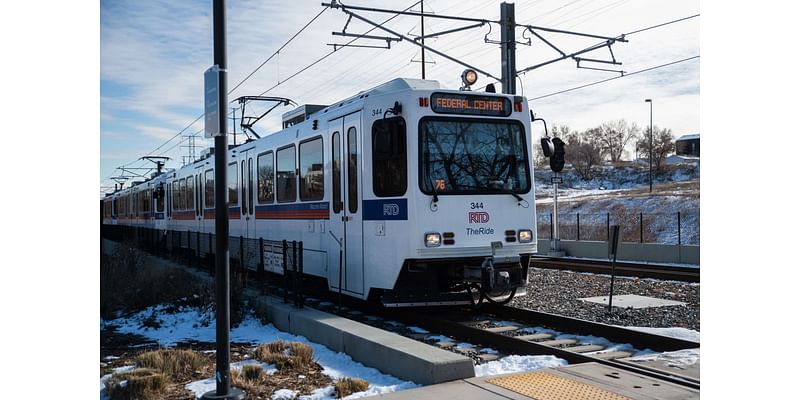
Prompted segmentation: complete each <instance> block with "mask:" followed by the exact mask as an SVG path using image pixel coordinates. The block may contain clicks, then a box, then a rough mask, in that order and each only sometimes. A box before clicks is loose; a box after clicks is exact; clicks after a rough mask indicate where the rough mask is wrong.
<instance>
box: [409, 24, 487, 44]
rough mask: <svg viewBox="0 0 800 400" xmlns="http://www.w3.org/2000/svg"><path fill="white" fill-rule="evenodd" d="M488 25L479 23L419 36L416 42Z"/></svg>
mask: <svg viewBox="0 0 800 400" xmlns="http://www.w3.org/2000/svg"><path fill="white" fill-rule="evenodd" d="M487 23H488V22H479V23H477V24H473V25H467V26H462V27H460V28H454V29H448V30H446V31H441V32H436V33H430V34H427V35H425V36H417V37H415V38H414V40H416V41H419V40H424V39H428V38H432V37H439V36H444V35H447V34H450V33H455V32H460V31H465V30H467V29H474V28H480V27H482V26H484V25H486V24H487Z"/></svg>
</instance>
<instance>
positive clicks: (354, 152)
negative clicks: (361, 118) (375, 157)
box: [347, 127, 358, 213]
mask: <svg viewBox="0 0 800 400" xmlns="http://www.w3.org/2000/svg"><path fill="white" fill-rule="evenodd" d="M347 209H348V210H349V211H350V212H351V213H356V212H358V148H357V146H356V128H355V127H350V129H348V130H347Z"/></svg>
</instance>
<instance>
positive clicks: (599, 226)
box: [536, 210, 700, 245]
mask: <svg viewBox="0 0 800 400" xmlns="http://www.w3.org/2000/svg"><path fill="white" fill-rule="evenodd" d="M536 219H537V224H536V226H537V234H538V237H539V239H552V238H553V214H552V213H538V214H537V216H536ZM612 225H619V226H620V233H619V235H620V241H622V242H629V243H653V244H687V245H700V212H699V211H695V212H678V213H656V214H645V213H640V212H630V211H626V210H618V211H615V212H608V213H599V214H598V213H558V233H559V239H561V240H578V241H580V240H587V241H607V240H608V238H609V236H610V233H611V226H612Z"/></svg>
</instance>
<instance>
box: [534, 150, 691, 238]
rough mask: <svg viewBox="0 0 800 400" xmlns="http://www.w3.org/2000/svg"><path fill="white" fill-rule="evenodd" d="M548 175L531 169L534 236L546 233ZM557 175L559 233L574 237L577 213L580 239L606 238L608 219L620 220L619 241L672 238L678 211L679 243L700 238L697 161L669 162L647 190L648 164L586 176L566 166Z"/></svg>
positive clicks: (549, 202)
mask: <svg viewBox="0 0 800 400" xmlns="http://www.w3.org/2000/svg"><path fill="white" fill-rule="evenodd" d="M551 176H552V172H551V171H550V170H549V169H547V170H545V169H542V170H539V169H537V170H535V171H534V177H535V179H536V212H537V220H538V221H539V223H538V233H539V238H550V218H551V213H552V212H553V186H552V185H551V184H550V177H551ZM562 177H563V181H564V183H563V184H562V185H559V192H558V203H559V218H560V221H559V227H560V237H561V239H564V240H575V239H577V237H578V215H579V214H580V239H581V240H606V238H607V225H609V224H610V225H615V224H619V225H620V226H621V227H622V233H621V235H622V238H623V241H628V242H639V241H640V240H643V241H644V242H645V243H664V244H677V243H678V240H679V237H678V213H680V243H681V244H695V245H699V244H700V167H699V166H696V165H676V166H671V167H670V169H669V171H668V172H667V173H665V174H663V175H657V176H654V179H653V193H652V194H651V193H649V182H648V171H647V169H637V168H635V167H633V166H622V167H616V168H615V167H604V168H602V169H600V170H598V172H597V174H596V176H595V177H594V178H593V179H592V180H589V181H584V180H582V179H581V178H580V177H579V176H578V175H577V174H576V173H575V172H574V171H573V170H571V169H569V168H565V170H564V172H563V173H562ZM640 213H641V215H640ZM640 219H641V221H640ZM640 224H641V227H640Z"/></svg>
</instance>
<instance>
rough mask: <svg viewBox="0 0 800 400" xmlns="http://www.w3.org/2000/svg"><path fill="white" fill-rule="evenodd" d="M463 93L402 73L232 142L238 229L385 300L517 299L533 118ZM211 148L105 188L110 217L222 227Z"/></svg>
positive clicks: (505, 102) (349, 289) (311, 270)
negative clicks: (295, 249) (292, 245)
mask: <svg viewBox="0 0 800 400" xmlns="http://www.w3.org/2000/svg"><path fill="white" fill-rule="evenodd" d="M463 89H465V88H462V90H445V89H442V88H440V86H439V83H438V82H436V81H430V80H417V79H395V80H392V81H390V82H387V83H385V84H382V85H380V86H377V87H375V88H373V89H370V90H367V91H364V92H361V93H359V94H357V95H355V96H353V97H350V98H348V99H345V100H343V101H340V102H337V103H335V104H332V105H329V106H313V105H305V106H301V107H298V108H296V109H295V110H293V111H290V112H288V113H286V114H284V116H283V117H284V118H283V119H284V127H283V129H282V130H281V131H279V132H276V133H273V134H271V135H268V136H265V137H263V138H260V139H257V140H252V141H248V142H246V143H244V144H240V145H238V146H235V147H232V148H230V149H229V150H228V161H229V165H228V169H227V174H228V175H227V182H228V191H227V193H228V215H229V218H230V220H229V221H230V222H229V224H230V235H231V236H242V237H244V238H251V239H257V238H263V239H264V240H269V241H279V240H289V241H292V240H297V241H303V244H304V253H303V257H304V265H305V271H304V272H305V274H307V275H309V276H314V277H318V278H321V279H322V280H324V281H326V282H327V285H328V288H329V289H330V290H331V291H340V290H341V292H342V293H343V294H346V295H349V296H353V297H357V298H361V299H368V298H369V299H375V300H379V301H380V302H382V303H383V304H385V305H387V306H415V305H448V304H468V303H474V302H477V301H481V300H483V299H489V300H491V301H495V302H504V301H508V300H510V299H511V298H513V297H514V296H515V295H517V296H518V295H523V294H524V292H525V286H526V282H527V275H528V264H529V260H530V256H531V255H532V254H534V253H536V215H535V212H536V207H535V201H534V187H533V166H532V162H531V160H532V154H533V148H532V143H533V142H532V137H531V114H530V112H529V109H528V104H527V101H526V99H525V98H523V97H520V96H513V95H505V94H497V93H488V92H473V91H469V90H468V87H466V89H467V90H463ZM211 154H212V155H211V156H210V157H207V158H204V159H201V160H199V161H197V162H194V163H192V164H190V165H186V166H184V167H182V168H180V169H177V170H170V171H168V172H164V173H161V174H159V175H157V176H155V177H153V178H152V179H150V180H148V181H145V182H140V183H138V184H136V185H134V186H132V187H129V188H126V189H123V190H119V191H117V192H115V193H113V194H109V195H107V196H106V197H105V198H104V199H103V200H102V205H101V206H102V208H103V209H102V221H103V223H104V224H113V225H127V226H139V227H148V228H154V229H157V230H159V231H163V232H168V231H182V232H186V231H191V232H200V233H214V229H215V221H214V217H215V215H214V214H215V208H214V176H215V173H214V157H213V153H211ZM340 250H341V257H340ZM261 251H264V252H265V253H264V256H265V259H268V260H278V259H280V258H282V254H279V253H276V251H280V249H277V250H276V249H274V248H273V247H269V248H265V249H261ZM275 265H279V264H277V262H276V263H268V265H267V267H266V269H267V270H268V271H271V272H274V273H278V274H281V273H282V269H280V268H277V267H275Z"/></svg>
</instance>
